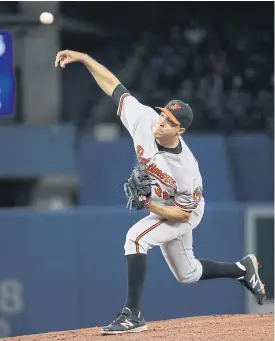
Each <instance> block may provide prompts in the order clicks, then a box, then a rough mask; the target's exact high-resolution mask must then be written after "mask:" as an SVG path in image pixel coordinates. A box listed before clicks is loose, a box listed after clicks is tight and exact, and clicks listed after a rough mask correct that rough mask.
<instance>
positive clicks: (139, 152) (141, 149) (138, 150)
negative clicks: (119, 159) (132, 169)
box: [137, 145, 151, 165]
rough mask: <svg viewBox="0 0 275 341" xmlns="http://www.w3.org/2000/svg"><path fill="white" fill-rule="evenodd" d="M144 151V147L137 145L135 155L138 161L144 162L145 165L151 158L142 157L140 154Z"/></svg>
mask: <svg viewBox="0 0 275 341" xmlns="http://www.w3.org/2000/svg"><path fill="white" fill-rule="evenodd" d="M143 153H144V148H143V147H142V146H140V145H138V146H137V157H138V159H139V161H140V162H142V163H144V164H145V165H146V164H147V163H148V162H150V161H151V158H148V159H146V158H144V157H143V156H142V155H143Z"/></svg>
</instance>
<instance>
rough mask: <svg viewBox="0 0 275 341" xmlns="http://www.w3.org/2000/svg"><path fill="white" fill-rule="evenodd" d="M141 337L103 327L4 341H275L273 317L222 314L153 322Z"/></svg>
mask: <svg viewBox="0 0 275 341" xmlns="http://www.w3.org/2000/svg"><path fill="white" fill-rule="evenodd" d="M148 327H149V329H148V331H146V332H142V333H138V334H134V333H132V334H124V335H106V336H103V335H100V334H99V331H100V328H86V329H79V330H70V331H64V332H55V333H45V334H39V335H27V336H20V337H12V338H5V339H2V340H5V341H61V340H62V341H87V340H89V341H99V340H100V341H102V340H104V339H105V340H106V339H108V341H109V340H111V341H116V340H120V341H123V340H125V341H126V340H127V341H135V340H143V341H150V340H153V341H239V340H241V341H244V340H245V341H273V340H274V317H273V314H264V315H219V316H205V317H204V316H203V317H192V318H183V319H176V320H166V321H159V322H150V323H149V324H148Z"/></svg>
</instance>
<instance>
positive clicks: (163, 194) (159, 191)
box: [155, 183, 168, 200]
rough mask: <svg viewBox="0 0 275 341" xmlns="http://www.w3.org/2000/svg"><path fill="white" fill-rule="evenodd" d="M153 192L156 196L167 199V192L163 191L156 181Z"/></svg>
mask: <svg viewBox="0 0 275 341" xmlns="http://www.w3.org/2000/svg"><path fill="white" fill-rule="evenodd" d="M155 193H156V195H157V196H158V197H160V198H161V197H162V198H163V199H164V200H167V199H168V193H167V192H165V191H163V190H162V189H161V187H160V185H159V184H158V183H156V187H155Z"/></svg>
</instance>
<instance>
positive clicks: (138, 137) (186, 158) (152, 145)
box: [118, 94, 204, 216]
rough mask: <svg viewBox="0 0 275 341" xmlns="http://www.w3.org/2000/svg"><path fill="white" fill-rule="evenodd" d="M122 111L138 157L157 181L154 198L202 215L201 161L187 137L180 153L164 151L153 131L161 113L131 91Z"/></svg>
mask: <svg viewBox="0 0 275 341" xmlns="http://www.w3.org/2000/svg"><path fill="white" fill-rule="evenodd" d="M118 115H119V116H120V118H121V121H122V123H123V124H124V126H125V127H126V128H127V130H128V131H129V133H130V135H131V136H132V138H133V142H134V146H135V151H136V154H137V157H138V158H139V160H140V161H142V162H144V163H146V165H147V172H148V174H149V175H150V177H151V178H152V179H153V180H154V182H155V183H157V186H156V187H154V189H153V191H152V200H153V201H155V202H157V203H159V204H162V205H168V206H171V205H175V206H177V207H179V208H180V209H182V210H186V211H192V212H194V214H196V215H198V216H202V215H203V212H204V198H203V195H202V177H201V174H200V171H199V166H198V162H197V161H196V159H195V157H194V155H193V154H192V152H191V151H190V149H189V148H188V146H187V145H186V143H185V142H184V140H183V139H182V138H181V137H180V143H181V145H182V152H181V153H180V154H172V153H168V152H160V151H159V150H158V146H157V144H156V141H155V138H154V136H153V134H152V129H153V126H154V124H155V122H156V120H157V118H158V113H157V112H156V111H155V110H154V109H152V108H151V107H148V106H145V105H143V104H141V103H140V102H139V101H138V100H137V99H136V98H134V97H133V96H131V95H129V94H124V95H123V96H122V98H121V101H120V105H119V108H118Z"/></svg>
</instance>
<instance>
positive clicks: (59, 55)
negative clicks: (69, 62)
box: [54, 50, 68, 68]
mask: <svg viewBox="0 0 275 341" xmlns="http://www.w3.org/2000/svg"><path fill="white" fill-rule="evenodd" d="M67 53H68V52H67V50H64V51H59V52H58V53H57V55H56V57H55V63H54V65H55V67H58V64H59V62H60V66H61V67H63V68H64V67H65V65H66V62H65V60H66V57H67Z"/></svg>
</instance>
